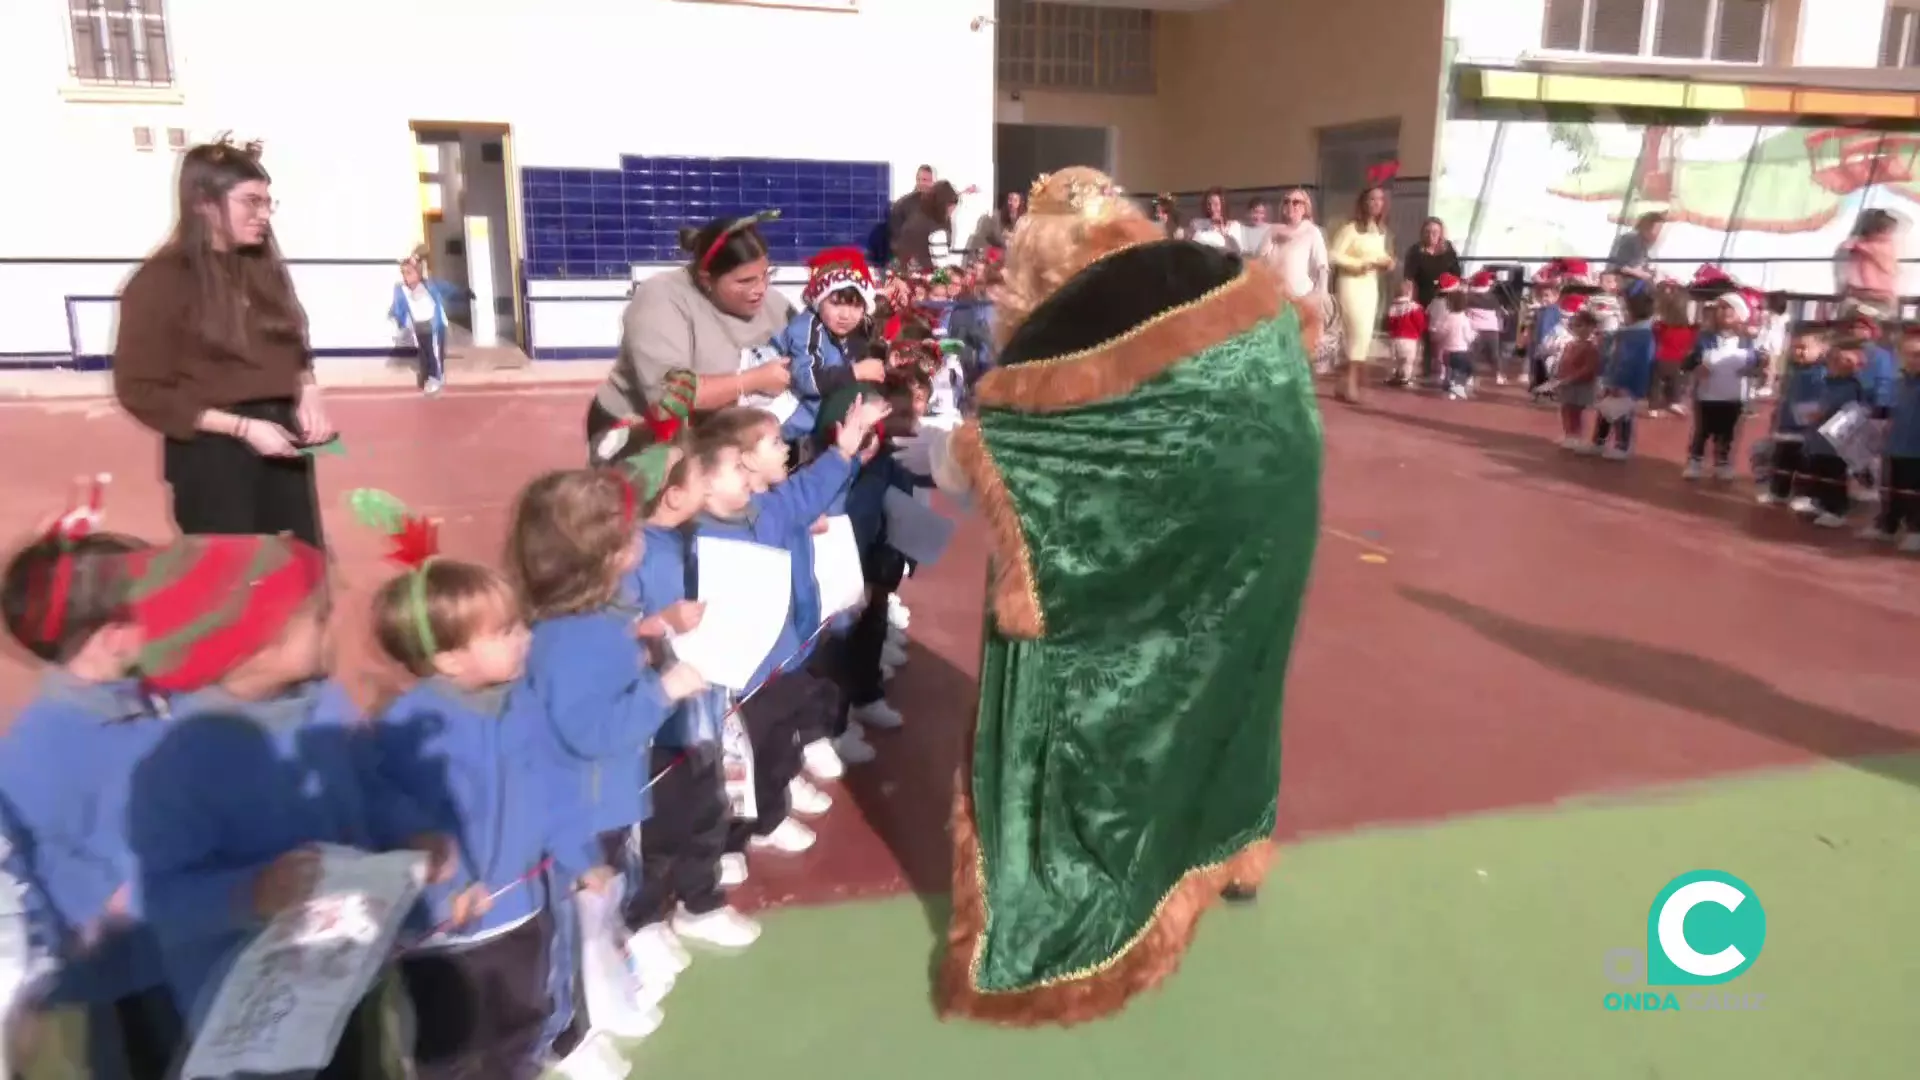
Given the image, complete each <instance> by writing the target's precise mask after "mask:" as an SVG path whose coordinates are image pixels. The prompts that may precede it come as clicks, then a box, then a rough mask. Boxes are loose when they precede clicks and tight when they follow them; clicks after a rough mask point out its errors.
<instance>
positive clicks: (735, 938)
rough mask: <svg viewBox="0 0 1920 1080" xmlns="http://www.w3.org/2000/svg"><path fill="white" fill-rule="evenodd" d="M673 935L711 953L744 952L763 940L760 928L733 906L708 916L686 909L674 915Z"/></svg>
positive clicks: (713, 911)
mask: <svg viewBox="0 0 1920 1080" xmlns="http://www.w3.org/2000/svg"><path fill="white" fill-rule="evenodd" d="M673 932H674V933H676V934H678V935H680V938H681V940H683V941H691V942H693V943H694V944H696V945H704V946H706V947H707V948H710V949H722V950H732V949H744V948H746V947H747V946H749V945H751V944H753V943H754V942H756V941H758V940H760V924H759V923H757V922H754V921H753V920H752V919H749V918H747V917H746V916H745V915H742V914H740V913H739V912H737V911H735V910H733V908H732V906H731V905H729V906H725V907H717V908H714V909H713V910H712V911H709V912H707V913H706V914H705V915H694V914H692V913H690V912H688V911H687V909H686V908H684V907H683V908H681V909H680V910H678V911H676V912H674V913H673Z"/></svg>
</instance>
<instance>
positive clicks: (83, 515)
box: [40, 473, 113, 644]
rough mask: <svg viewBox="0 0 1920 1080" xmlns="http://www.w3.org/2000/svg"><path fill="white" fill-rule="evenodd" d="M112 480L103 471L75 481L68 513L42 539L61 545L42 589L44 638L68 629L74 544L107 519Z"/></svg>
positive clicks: (50, 640) (53, 639) (50, 638)
mask: <svg viewBox="0 0 1920 1080" xmlns="http://www.w3.org/2000/svg"><path fill="white" fill-rule="evenodd" d="M112 480H113V477H111V476H109V475H107V474H106V473H100V474H98V475H95V476H89V477H82V478H81V479H79V480H76V481H74V490H73V494H72V495H71V496H70V497H69V498H68V500H67V510H66V513H64V514H61V515H60V516H59V517H58V518H56V519H55V520H54V522H53V524H52V525H50V526H48V528H47V532H46V535H45V536H44V537H42V542H44V543H51V544H53V545H55V546H56V547H58V548H59V554H58V555H56V556H55V557H54V560H53V565H52V566H51V567H49V568H48V573H47V581H46V587H45V588H44V589H42V590H41V595H42V596H43V597H45V605H46V606H45V609H44V610H43V611H42V613H41V616H40V639H41V640H42V641H45V642H47V643H49V644H52V643H54V642H57V641H59V640H60V635H61V633H62V632H64V631H65V630H66V626H67V601H68V600H70V599H72V596H73V570H74V562H73V549H74V545H76V544H78V543H79V542H80V541H81V540H83V539H85V538H86V537H88V536H92V535H93V534H94V533H95V532H98V531H99V529H100V523H101V522H102V521H103V520H104V519H105V515H104V509H105V504H106V495H107V485H108V484H109V483H111V482H112Z"/></svg>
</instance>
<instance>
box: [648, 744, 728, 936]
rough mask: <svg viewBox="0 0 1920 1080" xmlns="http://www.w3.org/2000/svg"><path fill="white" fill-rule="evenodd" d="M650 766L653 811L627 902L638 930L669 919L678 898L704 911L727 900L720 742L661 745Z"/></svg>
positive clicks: (696, 912) (725, 815)
mask: <svg viewBox="0 0 1920 1080" xmlns="http://www.w3.org/2000/svg"><path fill="white" fill-rule="evenodd" d="M756 764H757V763H756ZM652 765H653V775H654V776H657V777H659V779H657V780H655V781H654V782H653V792H652V794H653V816H652V817H650V818H648V819H647V827H646V828H645V829H642V830H641V832H640V884H639V887H638V888H636V889H634V890H633V891H631V892H629V893H628V894H627V903H626V909H625V914H626V917H627V926H628V927H629V928H630V929H634V930H638V929H640V928H641V927H643V926H648V925H651V924H653V923H657V922H662V921H664V920H665V919H666V917H667V916H668V915H670V914H672V912H673V908H674V905H675V904H676V903H678V904H681V905H683V906H685V907H686V909H687V911H688V912H690V913H692V914H694V915H705V914H706V913H707V912H709V911H715V910H718V909H719V908H720V907H722V906H723V905H725V904H726V902H727V896H726V893H724V892H722V891H721V890H720V856H722V855H724V854H726V851H727V834H728V830H729V827H730V825H731V821H730V820H729V818H730V815H729V813H728V807H727V793H726V778H725V776H724V775H723V774H722V772H721V769H720V748H719V747H718V746H716V745H713V744H711V743H709V744H707V745H705V746H694V747H689V748H687V749H686V750H678V749H673V748H670V747H664V746H661V747H655V748H654V750H653V760H652Z"/></svg>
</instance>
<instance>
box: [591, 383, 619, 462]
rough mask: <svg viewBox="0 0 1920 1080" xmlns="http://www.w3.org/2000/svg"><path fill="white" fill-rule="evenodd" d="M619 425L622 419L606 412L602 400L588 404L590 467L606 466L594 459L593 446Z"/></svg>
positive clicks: (595, 400)
mask: <svg viewBox="0 0 1920 1080" xmlns="http://www.w3.org/2000/svg"><path fill="white" fill-rule="evenodd" d="M619 423H620V418H619V417H617V416H615V415H613V414H612V413H610V412H608V411H607V410H606V407H605V406H603V405H601V404H600V400H599V399H598V398H595V399H594V400H592V401H589V402H588V403H587V464H588V465H590V466H594V465H602V464H605V462H602V461H600V460H598V459H597V458H595V457H594V453H593V444H594V443H596V442H599V441H600V436H602V435H605V434H606V433H607V432H609V431H612V430H613V429H614V428H615V427H616V426H618V425H619Z"/></svg>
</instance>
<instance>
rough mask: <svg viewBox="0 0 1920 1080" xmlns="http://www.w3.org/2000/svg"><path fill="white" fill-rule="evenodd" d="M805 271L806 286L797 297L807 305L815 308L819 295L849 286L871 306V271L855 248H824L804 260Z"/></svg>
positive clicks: (865, 260)
mask: <svg viewBox="0 0 1920 1080" xmlns="http://www.w3.org/2000/svg"><path fill="white" fill-rule="evenodd" d="M807 271H808V274H807V287H806V288H805V289H804V290H802V291H801V293H800V299H801V300H802V301H803V302H805V303H806V305H807V306H808V307H810V308H817V307H818V306H819V303H820V299H821V298H822V297H826V296H832V295H833V294H834V293H837V292H839V291H840V290H842V289H852V290H853V291H855V292H857V293H859V294H860V299H861V302H863V303H864V304H866V307H867V310H868V311H869V312H871V311H872V310H873V292H874V290H873V271H872V269H870V268H869V267H868V266H867V257H866V255H865V254H864V253H862V252H861V250H860V249H859V248H854V247H837V248H828V249H827V250H825V251H822V252H821V253H820V254H818V255H815V256H814V257H813V258H811V259H808V260H807Z"/></svg>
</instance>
